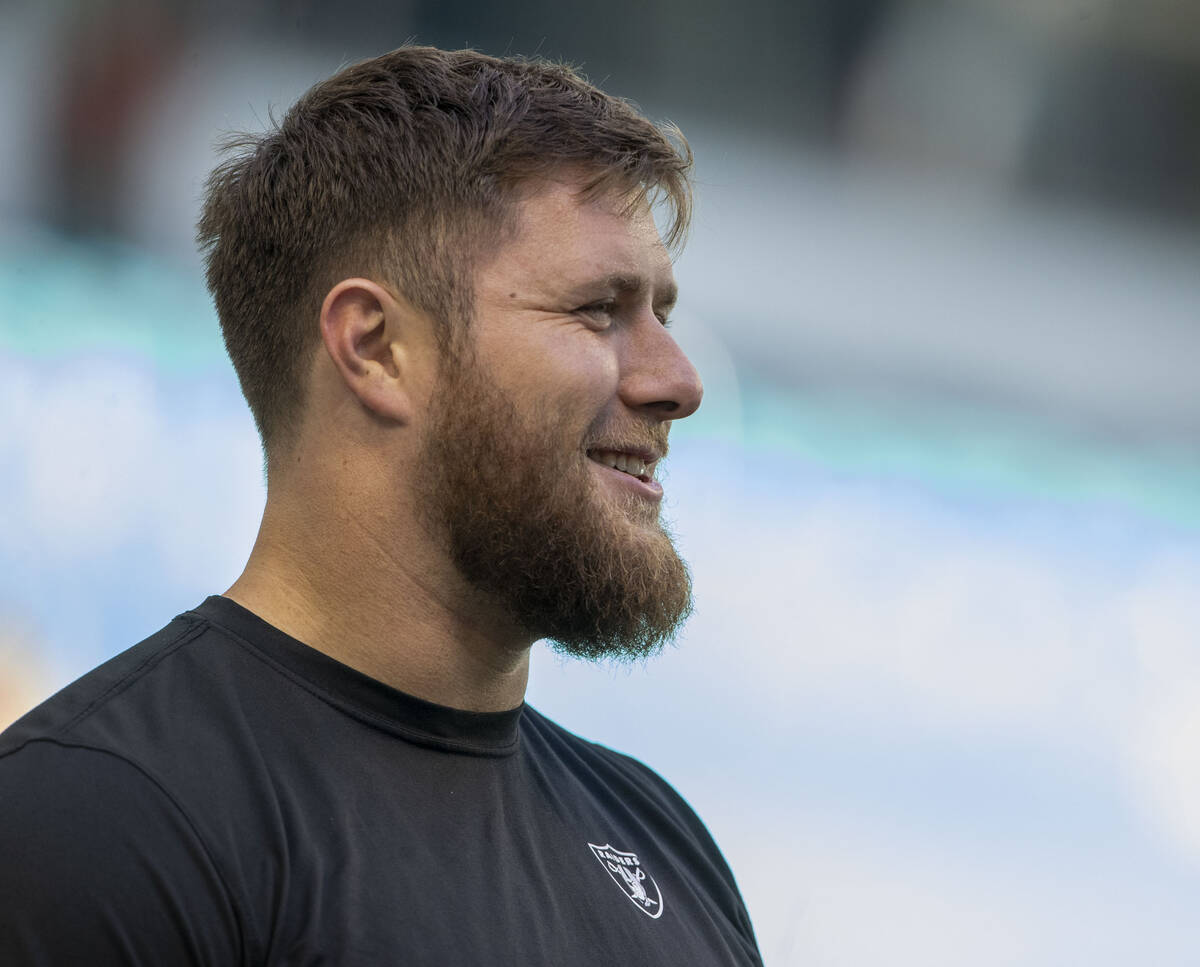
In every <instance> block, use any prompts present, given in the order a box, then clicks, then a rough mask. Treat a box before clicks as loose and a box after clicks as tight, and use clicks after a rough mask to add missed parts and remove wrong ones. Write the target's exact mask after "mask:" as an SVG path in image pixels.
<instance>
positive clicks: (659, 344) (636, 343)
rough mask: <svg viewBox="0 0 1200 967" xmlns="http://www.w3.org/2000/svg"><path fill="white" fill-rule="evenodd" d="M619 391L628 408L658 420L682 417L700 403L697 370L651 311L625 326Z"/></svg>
mask: <svg viewBox="0 0 1200 967" xmlns="http://www.w3.org/2000/svg"><path fill="white" fill-rule="evenodd" d="M626 332H627V334H628V335H629V339H628V340H627V343H626V347H625V350H626V351H625V353H624V357H625V358H624V359H622V360H621V363H622V365H621V382H620V395H621V399H622V401H623V402H624V403H625V405H626V406H628V407H629V408H630V409H633V410H637V411H639V412H641V413H646V414H647V415H650V416H653V417H654V418H655V419H658V420H682V419H683V418H684V417H687V416H691V415H692V414H693V413H695V412H696V410H697V409H699V407H700V400H701V398H702V397H703V396H704V385H703V384H702V383H701V382H700V374H699V373H698V372H696V367H695V366H693V365H692V361H691V360H690V359H688V358H687V355H686V354H685V353H684V351H683V350H682V349H680V348H679V344H678V343H677V342H676V341H675V339H674V338H673V337H672V336H671V333H670V331H669V330H668V329H667V328H666V327H665V326H664V325H663V324H662V323H661V322H660V321H659V320H658V318H657V317H656V316H655V315H654V314H653V313H652V312H649V311H647V312H645V313H644V314H643V315H642V316H641V317H639V319H638V321H637V322H636V323H635V324H634V325H633V326H631V327H630V328H629V329H628V330H626Z"/></svg>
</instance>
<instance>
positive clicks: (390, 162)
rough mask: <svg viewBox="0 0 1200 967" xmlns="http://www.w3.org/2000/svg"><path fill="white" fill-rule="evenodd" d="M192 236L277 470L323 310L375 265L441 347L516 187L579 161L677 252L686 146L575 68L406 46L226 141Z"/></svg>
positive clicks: (684, 209) (506, 225) (594, 186)
mask: <svg viewBox="0 0 1200 967" xmlns="http://www.w3.org/2000/svg"><path fill="white" fill-rule="evenodd" d="M225 148H226V150H227V151H229V152H230V155H229V157H228V158H227V160H225V161H224V162H223V163H222V164H221V165H219V166H218V167H217V168H216V169H215V170H214V171H213V173H212V175H211V177H210V178H209V181H208V185H207V191H206V197H205V202H204V209H203V213H202V215H201V218H200V222H199V226H198V231H197V241H198V243H199V245H200V249H201V251H202V253H203V254H204V256H205V262H206V266H207V279H208V287H209V290H210V291H211V293H212V296H213V301H214V302H215V304H216V308H217V313H218V315H219V317H220V321H221V332H222V335H223V336H224V339H225V346H226V349H227V350H228V352H229V356H230V359H231V360H232V361H233V366H234V369H235V370H236V371H237V375H238V379H239V381H240V383H241V387H242V392H243V393H244V394H245V397H246V402H247V403H248V404H249V406H250V411H251V412H252V413H253V415H254V420H255V423H256V424H257V426H258V431H259V434H260V435H261V437H262V440H263V447H264V450H265V452H266V457H267V465H268V467H269V466H270V465H271V464H272V463H273V462H274V460H275V459H276V458H277V457H278V456H279V455H281V454H282V453H284V452H286V450H287V449H288V448H289V446H290V444H291V443H292V442H294V438H295V433H296V430H297V428H298V424H299V417H300V414H301V411H302V408H303V406H304V402H305V394H306V388H307V381H308V380H307V376H308V365H309V362H310V361H311V359H312V353H313V351H314V350H315V349H316V347H317V346H318V344H319V343H320V331H319V325H318V316H319V312H320V307H321V303H322V301H323V300H324V297H325V294H326V293H327V292H328V291H329V289H330V288H332V287H333V285H335V284H336V283H337V282H338V281H340V280H341V279H344V278H349V277H353V276H365V277H368V278H371V279H373V280H375V281H378V282H381V283H383V284H385V285H388V286H391V287H392V288H394V289H395V290H398V291H399V292H400V293H402V294H403V296H404V297H405V298H407V299H408V301H409V302H411V303H412V304H413V305H415V306H416V307H417V308H419V309H421V310H422V311H424V312H426V313H428V314H429V315H430V316H431V317H433V318H434V319H435V320H437V321H438V323H439V326H438V340H439V346H440V348H441V350H442V353H443V358H445V355H446V354H447V353H449V352H452V351H454V349H455V347H456V346H457V345H458V343H459V340H460V338H461V336H462V335H463V333H464V332H465V330H466V327H467V325H468V324H469V321H470V319H471V316H472V312H473V280H474V272H475V269H476V268H477V267H478V265H479V263H480V259H481V257H482V256H483V254H484V253H485V252H486V251H488V250H489V248H490V249H494V248H495V246H497V245H499V244H502V242H503V241H504V239H505V237H506V236H507V235H509V234H510V233H511V232H512V231H513V230H514V227H515V211H516V205H517V202H518V201H519V199H520V197H521V191H522V189H523V188H525V187H527V186H529V185H531V184H534V183H536V182H537V181H538V180H539V179H541V178H546V177H553V176H554V175H555V174H556V173H558V172H560V171H564V170H566V171H573V172H581V173H582V174H583V176H584V182H583V184H584V194H585V196H595V195H599V194H602V193H607V192H609V191H617V192H620V193H622V194H625V195H626V196H627V197H628V198H629V204H630V210H632V207H633V206H634V205H635V204H637V203H639V202H640V201H641V200H642V199H646V200H649V201H650V203H651V204H655V203H658V202H660V201H661V202H664V203H665V207H666V209H667V216H668V218H667V221H666V223H665V231H664V241H665V242H666V244H667V245H668V247H670V248H672V249H676V248H678V246H679V245H680V244H681V243H682V240H683V238H684V236H685V235H686V232H687V228H688V222H689V219H690V215H691V186H690V182H689V174H690V169H691V164H692V154H691V150H690V148H689V147H688V145H687V142H686V140H684V138H683V136H682V135H681V134H680V133H679V131H678V129H677V128H675V127H674V126H673V125H662V126H656V125H655V124H652V123H651V122H650V121H648V120H647V119H646V118H645V117H643V116H642V115H641V114H640V113H639V112H638V111H637V110H636V109H635V108H634V107H633V106H632V105H631V104H629V103H628V102H626V101H624V100H621V99H619V98H616V97H612V96H610V95H608V94H605V93H604V92H603V91H600V90H599V89H597V88H596V87H593V86H592V85H591V84H589V83H588V82H587V81H586V80H584V79H583V78H582V77H581V76H580V75H579V74H577V73H576V72H575V71H574V70H572V69H571V68H570V67H567V66H564V65H562V64H556V63H550V62H547V61H544V60H538V59H523V58H496V57H489V56H487V55H485V54H480V53H477V52H475V51H471V50H458V51H442V50H436V49H434V48H431V47H412V46H410V47H402V48H400V49H399V50H394V51H392V52H391V53H388V54H383V55H382V56H380V57H375V58H373V59H371V60H367V61H363V62H362V63H359V64H354V65H352V66H350V67H347V68H345V69H343V70H341V71H339V72H338V73H337V74H334V75H333V76H332V77H330V78H329V79H328V80H325V81H322V82H321V83H319V84H317V85H316V86H315V87H313V88H311V89H310V90H309V91H308V93H306V94H305V95H304V96H303V97H301V98H300V100H299V101H297V102H296V103H295V105H293V106H292V108H291V109H290V110H289V111H288V112H287V113H286V114H285V115H284V117H283V120H282V121H281V122H278V123H277V124H274V125H273V127H272V128H271V129H270V130H268V131H267V132H266V133H264V134H262V135H238V136H235V137H233V138H231V139H228V140H227V141H226V143H225Z"/></svg>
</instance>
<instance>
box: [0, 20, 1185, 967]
mask: <svg viewBox="0 0 1200 967" xmlns="http://www.w3.org/2000/svg"><path fill="white" fill-rule="evenodd" d="M409 39H415V40H416V41H418V42H425V43H432V44H437V45H440V46H447V47H460V46H473V47H476V48H478V49H481V50H484V51H487V52H490V53H497V54H504V53H521V54H534V53H538V54H542V55H546V56H550V57H554V58H563V59H567V60H569V61H571V62H573V63H575V64H577V65H581V67H582V69H583V70H584V72H585V73H586V74H587V75H588V76H589V77H590V78H591V79H592V80H594V81H596V82H597V83H600V84H601V85H602V86H604V87H605V88H606V89H607V90H609V91H611V92H613V93H616V94H619V95H622V96H626V97H629V98H631V99H633V100H635V101H636V102H638V103H639V104H640V105H641V106H642V108H643V109H644V110H645V111H646V112H647V113H648V114H649V115H650V116H652V117H655V118H667V117H669V118H671V119H673V120H675V121H677V122H678V123H679V124H680V125H681V126H682V127H683V129H684V131H685V132H686V133H687V134H688V135H689V137H690V138H691V140H692V143H693V146H694V148H695V151H696V154H697V159H698V179H699V199H698V215H697V220H696V224H695V229H694V232H693V236H692V242H691V245H690V247H689V248H688V249H687V250H686V251H685V253H684V255H683V256H682V258H681V259H680V261H679V263H678V266H677V273H678V276H679V278H680V282H681V284H682V292H683V299H682V303H681V305H680V308H679V311H678V316H677V318H678V321H677V331H678V333H679V337H680V341H681V342H682V343H683V344H684V345H685V347H686V348H687V349H688V350H689V351H690V352H691V353H692V355H693V358H694V359H695V361H696V362H697V364H698V366H699V368H700V369H701V372H702V374H703V376H704V377H705V381H706V385H707V396H706V400H705V404H704V406H703V408H702V409H701V411H700V413H699V414H698V415H697V416H696V417H694V418H692V419H690V420H688V421H686V422H685V423H682V424H680V425H679V426H678V427H677V428H676V431H675V434H674V440H675V445H674V447H673V456H672V459H671V461H670V467H669V470H668V477H667V480H666V486H667V493H668V497H669V516H670V518H671V520H672V521H673V522H674V529H675V531H676V532H677V535H678V538H679V541H680V543H681V544H682V547H683V549H684V551H685V553H686V555H687V556H688V557H689V559H690V561H691V562H692V565H693V570H694V573H695V579H696V589H697V601H698V607H697V612H696V615H695V618H694V619H693V620H692V622H691V624H690V625H689V626H688V628H687V631H686V633H685V635H684V636H683V638H682V640H681V642H680V643H679V645H678V647H676V648H673V649H671V650H670V651H668V652H667V653H666V654H665V655H663V656H662V657H661V658H659V659H657V660H655V661H652V662H650V663H647V664H646V665H645V666H644V667H643V666H637V667H634V668H632V669H626V668H610V667H599V668H597V667H590V666H585V665H580V664H574V663H567V662H563V661H560V660H559V659H557V658H556V657H554V656H553V655H552V654H550V653H549V652H548V651H545V650H544V649H539V650H540V651H541V653H540V654H538V655H537V656H535V667H534V671H533V679H532V684H531V689H530V696H529V697H530V700H531V701H532V702H533V703H534V704H535V705H537V706H539V707H540V708H541V709H542V710H543V711H545V712H546V713H548V714H550V715H552V716H554V717H556V718H558V719H559V720H560V721H562V722H563V723H564V724H566V725H567V726H569V727H572V728H574V729H575V730H577V731H579V732H581V733H582V734H584V735H586V736H588V737H590V738H593V739H596V740H598V741H601V742H604V743H606V744H609V745H612V746H615V747H617V748H620V749H623V750H625V751H629V752H631V753H633V754H635V755H638V756H639V757H641V758H643V759H645V760H647V761H648V762H649V763H651V764H652V765H653V766H655V767H656V768H657V769H659V770H660V771H661V772H662V773H664V774H665V775H666V776H667V777H668V778H669V779H670V780H671V781H673V782H674V783H675V784H676V785H677V787H678V788H679V789H680V790H681V791H682V792H683V793H684V794H685V795H686V796H687V797H688V798H689V799H690V800H691V801H692V802H693V804H694V805H695V806H696V807H697V809H698V810H699V811H700V813H701V814H702V815H703V816H704V817H705V818H706V820H707V821H708V823H709V825H710V827H711V828H712V830H713V832H714V833H715V835H716V837H717V839H718V841H719V842H720V843H721V845H722V847H723V848H724V850H725V852H726V854H727V856H728V858H729V860H730V862H731V864H732V866H733V867H734V870H735V872H736V873H737V875H738V878H739V880H740V883H741V885H742V888H743V891H744V893H745V896H746V899H747V902H748V904H749V907H750V911H751V914H752V916H753V918H754V921H755V924H756V927H757V930H758V934H759V940H760V943H761V946H762V949H763V953H764V955H765V957H766V960H767V963H768V965H793V964H795V965H822V967H825V965H829V967H832V965H867V964H871V965H874V964H889V965H893V967H898V965H914V967H915V965H920V967H935V965H960V964H972V965H974V967H989V965H1012V964H1022V965H1047V967H1048V965H1062V964H1068V963H1070V964H1084V963H1086V964H1089V965H1093V967H1099V965H1122V967H1127V965H1130V964H1154V965H1159V967H1161V965H1183V964H1195V963H1196V962H1197V958H1200V916H1197V913H1196V898H1197V897H1198V896H1200V452H1198V448H1197V445H1198V443H1200V377H1198V371H1200V5H1197V4H1194V3H1187V2H1172V0H974V2H972V0H960V2H945V3H937V2H921V0H788V2H784V0H741V2H739V3H729V2H717V0H690V2H686V0H610V2H608V3H605V4H564V3H556V2H550V0H523V2H516V3H507V4H496V3H487V2H483V0H478V2H452V3H451V2H447V3H438V2H434V0H396V2H390V3H386V4H385V3H377V2H367V0H340V2H339V3H336V4H334V3H321V2H317V0H253V2H247V0H237V2H234V0H217V2H206V3H201V2H199V0H197V2H179V3H169V2H116V0H88V2H84V0H79V2H67V0H58V2H13V0H7V2H5V0H0V413H2V421H0V468H2V473H0V515H2V518H0V519H2V525H0V720H3V721H4V722H7V721H10V720H11V719H13V718H15V717H16V716H17V715H18V714H20V713H21V712H22V711H24V710H25V709H27V708H28V707H29V706H31V705H32V704H34V703H35V702H36V701H37V700H39V699H40V698H42V697H44V696H46V695H48V694H50V693H51V692H52V691H54V690H56V689H57V688H59V687H61V686H62V685H63V684H65V683H66V682H68V681H69V680H71V679H72V678H74V677H75V676H77V675H79V674H80V673H82V672H83V671H85V670H86V669H88V668H89V667H91V666H92V665H94V664H95V663H97V662H99V661H101V660H102V659H104V658H106V657H108V656H109V655H112V654H113V653H115V652H116V651H118V650H120V649H122V648H124V647H125V646H127V645H129V644H132V643H133V642H134V641H136V640H138V639H140V638H142V637H144V636H145V635H146V634H148V633H150V632H152V631H153V630H155V629H157V628H158V627H159V626H161V625H162V624H163V623H165V621H166V620H167V619H168V618H169V617H170V616H172V615H174V614H176V613H177V612H179V611H182V610H185V609H187V608H189V607H191V606H193V605H195V604H196V603H198V602H199V601H200V600H201V599H202V598H203V597H204V596H205V595H207V594H209V593H211V592H219V591H221V590H223V589H224V588H226V587H227V586H228V585H229V584H230V583H231V582H232V580H233V579H234V577H235V576H236V575H237V573H238V572H239V570H240V567H241V564H242V562H243V561H244V559H245V556H246V553H247V552H248V550H249V548H250V545H251V543H252V540H253V537H254V532H255V527H256V524H257V520H258V514H259V511H260V509H261V505H262V501H263V496H264V491H263V485H262V477H261V467H260V457H259V453H258V445H257V439H256V437H255V434H254V430H253V426H252V423H251V420H250V417H249V415H248V413H247V411H246V409H245V406H244V404H243V402H242V400H241V397H240V395H239V392H238V388H237V385H236V383H235V380H234V377H233V373H232V371H231V369H230V367H229V365H228V363H227V361H226V359H225V357H224V354H223V351H222V347H221V343H220V338H219V334H218V330H217V325H216V321H215V317H214V314H213V311H212V308H211V306H210V303H209V301H208V298H207V295H206V292H205V290H204V287H203V283H202V279H201V275H200V265H199V261H198V258H197V256H196V254H195V251H194V248H193V244H192V232H193V223H194V220H195V216H196V211H197V205H198V199H199V196H200V192H201V186H202V182H203V179H204V176H205V175H206V173H207V171H208V170H209V169H210V168H211V167H212V165H213V163H214V161H215V157H216V155H215V152H214V142H215V140H216V138H217V137H218V136H219V135H220V133H221V132H223V131H228V130H230V129H251V130H254V129H259V128H261V127H262V126H263V125H264V124H266V123H268V121H269V118H270V116H271V114H272V112H275V113H276V114H278V113H279V112H280V111H282V110H283V109H285V108H286V107H287V106H288V105H289V104H290V103H291V101H292V100H293V99H294V98H295V97H296V96H297V95H298V94H299V93H300V92H301V91H302V90H304V89H305V88H306V87H308V86H309V85H310V84H311V83H313V82H315V81H316V80H318V79H320V78H321V77H323V76H325V75H327V74H328V73H330V72H332V71H333V70H335V69H336V68H338V67H339V66H340V65H343V64H345V63H347V62H350V61H353V60H356V59H360V58H362V57H366V56H371V55H373V54H376V53H380V52H382V51H384V50H387V49H390V48H392V47H395V46H397V45H399V44H401V43H403V42H404V41H406V40H409ZM0 861H2V858H0ZM0 915H2V911H0Z"/></svg>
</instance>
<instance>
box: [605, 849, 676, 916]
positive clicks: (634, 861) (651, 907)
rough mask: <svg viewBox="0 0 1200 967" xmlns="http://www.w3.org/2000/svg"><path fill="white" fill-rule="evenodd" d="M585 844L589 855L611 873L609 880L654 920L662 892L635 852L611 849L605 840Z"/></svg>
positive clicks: (661, 910)
mask: <svg viewBox="0 0 1200 967" xmlns="http://www.w3.org/2000/svg"><path fill="white" fill-rule="evenodd" d="M588 848H589V849H591V851H592V855H593V856H594V857H596V859H597V860H599V861H600V865H601V866H603V867H604V871H605V872H606V873H607V874H608V875H609V876H610V877H612V881H613V882H614V883H615V884H617V886H619V887H620V888H621V892H622V893H624V894H625V895H626V896H627V897H629V899H630V900H631V901H632V902H633V905H634V906H635V907H637V908H638V909H639V910H641V911H642V913H644V914H646V916H648V917H649V918H650V919H651V920H657V919H658V918H659V917H661V916H662V912H663V900H662V893H661V892H660V891H659V889H658V884H657V883H655V882H654V877H652V876H650V874H648V873H647V872H646V871H645V870H644V869H642V863H641V861H640V860H639V859H638V857H637V853H626V852H625V851H624V850H619V849H613V847H612V846H610V845H609V844H608V843H605V844H604V845H603V846H597V845H596V844H595V843H588Z"/></svg>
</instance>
